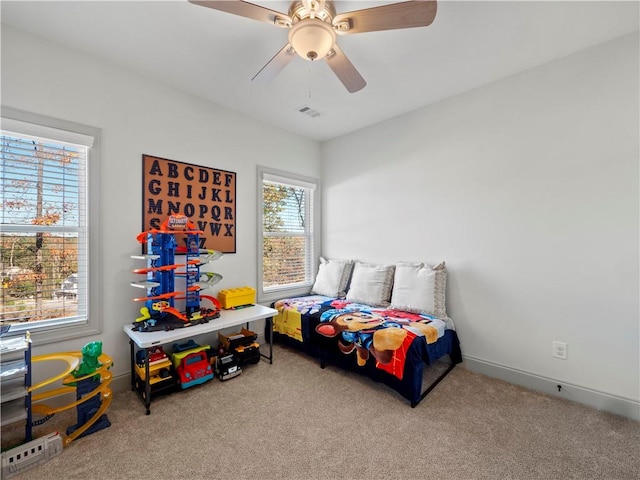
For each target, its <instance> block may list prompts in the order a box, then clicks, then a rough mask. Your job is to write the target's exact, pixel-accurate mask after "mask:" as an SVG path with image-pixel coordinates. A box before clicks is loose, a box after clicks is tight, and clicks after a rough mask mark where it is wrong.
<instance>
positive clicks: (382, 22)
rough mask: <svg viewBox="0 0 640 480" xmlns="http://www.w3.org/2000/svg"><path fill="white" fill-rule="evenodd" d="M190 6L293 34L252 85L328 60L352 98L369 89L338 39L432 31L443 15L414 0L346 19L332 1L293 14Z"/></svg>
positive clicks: (219, 4) (314, 2) (231, 0)
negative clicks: (293, 65)
mask: <svg viewBox="0 0 640 480" xmlns="http://www.w3.org/2000/svg"><path fill="white" fill-rule="evenodd" d="M189 2H190V3H193V4H195V5H201V6H203V7H208V8H212V9H214V10H221V11H223V12H227V13H233V14H235V15H240V16H241V17H247V18H251V19H253V20H258V21H260V22H266V23H270V24H273V25H275V26H277V27H280V28H286V29H288V30H289V41H288V43H287V44H286V45H285V46H284V47H283V48H282V49H281V50H280V51H279V52H278V53H276V55H275V56H274V57H273V58H272V59H271V60H269V62H268V63H267V64H266V65H265V66H264V67H262V69H261V70H260V71H259V72H258V73H257V74H256V75H255V76H254V77H253V78H252V79H251V80H252V81H261V82H265V83H266V82H268V81H270V80H271V79H273V78H274V77H275V76H276V75H277V74H278V73H280V72H281V71H282V69H283V68H284V67H286V66H287V65H288V64H289V62H290V61H291V60H293V58H294V57H295V55H296V54H297V55H299V56H300V57H302V58H304V59H305V60H310V61H315V60H321V59H323V58H324V59H325V60H326V62H327V64H328V65H329V67H330V68H331V70H333V73H335V74H336V76H337V77H338V79H340V81H341V82H342V84H343V85H344V86H345V87H346V89H347V90H348V91H349V92H350V93H354V92H357V91H359V90H361V89H363V88H364V87H365V86H366V84H367V82H366V81H365V80H364V78H362V75H360V73H359V72H358V70H356V68H355V67H354V66H353V64H352V63H351V62H350V61H349V59H348V58H347V57H346V55H345V54H344V53H343V52H342V50H341V49H340V47H338V44H337V43H336V39H337V35H351V34H354V33H364V32H375V31H380V30H395V29H399V28H412V27H426V26H428V25H431V23H432V22H433V20H434V18H435V16H436V10H437V3H436V1H435V0H411V1H406V2H399V3H391V4H387V5H380V6H377V7H372V8H366V9H362V10H355V11H353V12H347V13H340V14H337V13H336V9H335V6H334V4H333V1H332V0H294V1H293V2H291V6H290V7H289V13H288V14H284V13H280V12H277V11H275V10H271V9H269V8H266V7H262V6H260V5H256V4H253V3H249V2H245V1H243V0H228V1H226V0H208V1H207V0H189Z"/></svg>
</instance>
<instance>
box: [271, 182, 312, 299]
mask: <svg viewBox="0 0 640 480" xmlns="http://www.w3.org/2000/svg"><path fill="white" fill-rule="evenodd" d="M261 179H262V185H261V190H262V195H261V222H260V223H261V225H260V228H261V239H260V242H259V244H260V245H261V256H262V268H261V277H262V278H261V279H260V280H261V282H260V283H261V291H262V293H264V294H269V293H273V292H281V291H284V290H291V289H300V288H307V289H308V287H310V286H311V285H312V284H313V279H314V271H315V261H314V258H315V235H316V230H317V229H316V226H315V221H316V215H315V195H316V183H315V181H313V180H309V179H304V180H303V179H301V178H299V177H288V176H285V175H284V174H274V173H269V172H266V171H263V172H261Z"/></svg>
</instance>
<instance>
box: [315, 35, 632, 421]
mask: <svg viewBox="0 0 640 480" xmlns="http://www.w3.org/2000/svg"><path fill="white" fill-rule="evenodd" d="M638 68H639V66H638V35H637V34H635V35H631V36H627V37H624V38H622V39H619V40H617V41H614V42H611V43H607V44H604V45H601V46H598V47H596V48H593V49H590V50H588V51H584V52H582V53H579V54H576V55H573V56H570V57H566V58H564V59H561V60H559V61H556V62H553V63H550V64H547V65H544V66H541V67H539V68H536V69H533V70H530V71H527V72H524V73H522V74H519V75H516V76H513V77H509V78H506V79H503V80H501V81H499V82H496V83H493V84H490V85H488V86H485V87H483V88H479V89H477V90H474V91H471V92H468V93H466V94H463V95H459V96H456V97H454V98H450V99H447V100H445V101H442V102H440V103H438V104H435V105H432V106H429V107H426V108H422V109H420V110H418V111H415V112H412V113H410V114H406V115H403V116H400V117H397V118H395V119H392V120H389V121H386V122H383V123H380V124H377V125H374V126H372V127H370V128H366V129H363V130H361V131H358V132H355V133H353V134H349V135H346V136H344V137H341V138H338V139H335V140H333V141H329V142H327V143H325V144H324V145H323V174H322V178H323V186H324V188H323V199H324V200H323V202H324V203H323V225H324V230H323V248H324V254H325V255H327V256H329V257H337V258H354V259H360V260H364V261H371V262H379V263H393V262H395V261H398V260H403V261H427V262H430V263H434V264H435V263H436V262H439V261H441V260H445V261H446V262H447V266H448V268H449V273H450V275H449V279H448V289H447V294H448V298H447V306H448V312H449V314H450V316H451V317H452V318H453V319H454V321H455V324H456V326H457V330H458V333H459V336H460V340H461V344H462V349H463V354H464V355H465V357H466V361H467V364H468V365H471V366H472V367H475V368H476V369H478V370H483V369H484V371H486V372H487V373H492V374H495V375H497V376H502V377H503V378H505V379H510V380H518V377H520V378H519V380H520V381H522V380H526V377H529V384H530V385H532V386H535V385H534V384H536V383H537V384H538V386H540V385H542V387H543V389H545V388H546V389H548V390H549V391H551V390H555V389H556V388H555V387H556V383H560V384H562V385H563V387H565V389H564V390H563V395H566V396H567V398H572V399H578V400H581V401H583V400H585V392H587V393H591V394H596V395H597V396H598V395H599V396H600V399H599V400H597V401H594V402H592V403H593V404H595V405H596V406H599V407H602V408H609V406H608V405H607V403H608V402H613V403H616V402H617V403H621V404H623V405H626V406H623V407H622V410H624V409H625V408H630V409H631V410H632V411H630V412H629V411H623V412H622V413H625V414H630V415H631V416H635V417H636V418H640V408H638V398H639V388H640V386H639V378H640V371H639V368H640V367H639V364H640V359H639V325H638V323H639V311H638V291H639V290H638V289H639V285H638V261H639V258H638V245H639V243H638V215H639V207H638V202H639V196H638V178H639V177H638V158H639V152H638V141H639V139H638V130H639V121H638V106H639V99H638V87H639V84H638ZM553 340H559V341H563V342H567V343H568V359H567V360H559V359H555V358H552V341H553ZM540 380H543V381H540ZM525 383H526V382H525ZM545 385H546V386H545ZM602 394H604V395H602ZM587 403H588V400H587ZM613 409H615V408H613Z"/></svg>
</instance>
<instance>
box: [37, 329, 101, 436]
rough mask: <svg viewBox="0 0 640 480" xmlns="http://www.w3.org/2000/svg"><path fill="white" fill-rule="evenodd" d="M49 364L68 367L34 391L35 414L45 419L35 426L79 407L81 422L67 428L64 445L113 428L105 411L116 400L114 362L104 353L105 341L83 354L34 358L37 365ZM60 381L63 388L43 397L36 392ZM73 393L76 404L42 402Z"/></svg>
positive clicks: (94, 343) (57, 354)
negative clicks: (60, 362)
mask: <svg viewBox="0 0 640 480" xmlns="http://www.w3.org/2000/svg"><path fill="white" fill-rule="evenodd" d="M49 361H56V362H59V361H62V362H64V363H66V368H65V369H64V370H63V371H62V372H61V373H59V374H58V375H55V376H53V377H51V378H48V379H46V380H43V381H42V382H40V383H37V384H35V385H33V386H32V387H31V388H30V391H31V392H32V397H31V401H32V403H33V407H32V410H33V413H34V415H42V416H43V418H41V419H40V420H35V421H34V422H33V424H34V425H41V424H43V423H44V422H46V421H47V420H49V419H50V418H51V417H53V416H54V415H55V414H56V413H59V412H62V411H64V410H68V409H70V408H73V407H76V411H77V423H76V424H75V425H72V426H70V427H68V428H67V432H66V436H64V437H63V444H64V445H68V444H69V443H71V442H72V441H73V440H75V439H76V438H79V437H82V436H85V435H89V434H91V433H94V432H97V431H98V430H102V429H103V428H107V427H109V426H110V425H111V422H109V419H108V418H107V415H106V413H105V412H106V411H107V408H108V407H109V405H110V404H111V399H112V392H111V388H110V387H109V385H110V383H111V378H112V374H111V372H110V371H109V369H110V368H111V366H112V365H113V360H112V359H111V357H110V356H108V355H106V354H104V353H102V342H91V343H88V344H87V345H85V346H84V347H83V348H82V351H81V352H66V353H49V354H45V355H38V356H34V357H33V358H32V362H33V363H41V362H49ZM59 380H62V385H63V386H62V387H60V388H56V389H53V390H48V391H46V392H43V393H39V394H34V393H33V392H35V391H36V390H39V389H41V388H43V387H45V386H48V385H51V384H53V383H55V382H57V381H59ZM69 393H75V394H76V401H75V402H72V403H69V404H67V405H63V406H59V407H52V406H49V405H46V404H44V403H39V402H42V401H43V400H47V399H50V398H54V397H59V396H61V395H65V394H69Z"/></svg>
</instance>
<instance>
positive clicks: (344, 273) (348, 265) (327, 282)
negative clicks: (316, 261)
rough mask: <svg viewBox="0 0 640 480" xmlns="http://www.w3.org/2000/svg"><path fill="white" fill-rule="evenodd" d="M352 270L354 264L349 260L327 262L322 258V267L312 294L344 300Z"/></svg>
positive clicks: (319, 269) (319, 268)
mask: <svg viewBox="0 0 640 480" xmlns="http://www.w3.org/2000/svg"><path fill="white" fill-rule="evenodd" d="M352 269H353V262H351V261H349V260H325V259H324V258H322V257H320V266H319V267H318V274H317V275H316V281H315V283H314V284H313V288H311V293H314V294H316V295H326V296H327V297H336V298H344V295H345V291H346V290H347V283H349V277H350V276H351V270H352Z"/></svg>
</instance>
